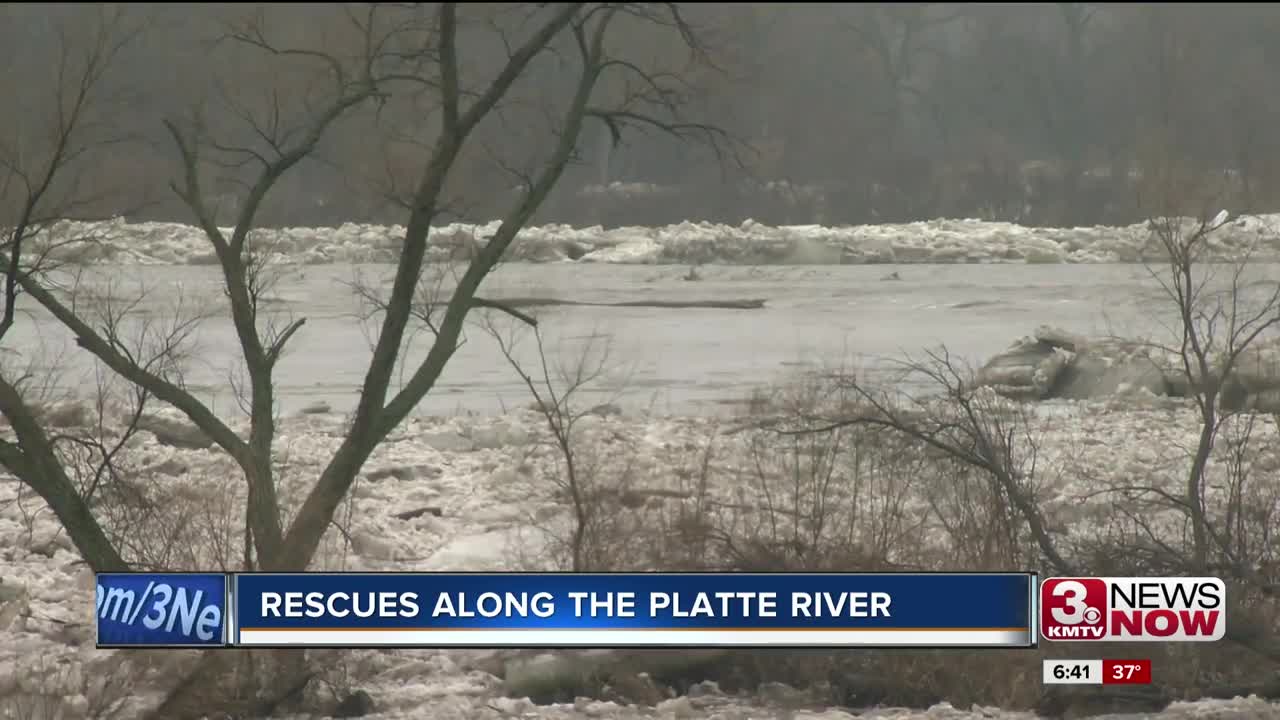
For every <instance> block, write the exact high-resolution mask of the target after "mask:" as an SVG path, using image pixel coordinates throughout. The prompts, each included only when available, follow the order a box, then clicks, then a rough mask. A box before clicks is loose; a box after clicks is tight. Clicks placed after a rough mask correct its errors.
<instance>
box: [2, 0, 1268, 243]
mask: <svg viewBox="0 0 1280 720" xmlns="http://www.w3.org/2000/svg"><path fill="white" fill-rule="evenodd" d="M512 7H516V6H514V5H513V6H512ZM4 12H5V13H6V14H7V17H6V22H4V23H0V25H3V27H2V28H0V35H3V36H4V38H3V39H4V40H5V43H4V47H6V48H7V51H6V52H7V54H8V55H10V57H9V58H7V59H6V67H9V68H32V67H42V66H47V60H48V58H44V57H43V56H44V55H46V54H48V50H47V49H48V48H49V47H52V43H50V42H49V39H50V38H49V37H48V33H50V32H51V30H50V29H49V28H51V27H52V24H51V23H50V22H49V18H50V16H53V15H57V14H58V13H63V14H66V13H71V12H74V9H73V8H72V7H71V6H60V7H49V8H46V7H44V6H35V5H9V6H6V9H5V10H4ZM243 12H244V9H243V8H240V7H237V6H231V5H220V4H208V5H200V6H181V7H178V6H170V7H165V6H159V7H157V8H156V10H155V14H156V16H157V19H156V21H155V28H154V29H153V31H152V32H150V33H149V34H148V37H147V38H146V41H145V42H144V43H141V44H140V46H139V47H138V48H137V49H136V51H135V52H133V53H132V54H131V55H130V57H129V58H127V60H124V62H126V64H127V65H128V71H127V73H125V77H126V78H127V81H118V82H121V83H122V87H121V91H122V92H124V91H125V87H124V85H127V86H128V87H127V90H128V92H130V93H132V95H133V96H134V97H133V99H132V100H131V101H130V102H129V103H128V104H127V106H126V107H125V108H123V109H122V110H121V112H122V117H123V118H124V119H125V120H126V121H127V122H126V123H125V124H126V125H128V126H129V129H130V130H131V131H133V132H135V133H136V134H137V135H138V136H139V138H140V139H141V140H140V142H141V145H139V146H133V147H123V146H122V147H121V148H120V150H119V151H118V152H117V153H115V154H113V155H112V156H110V157H108V158H107V159H106V160H105V161H104V164H103V167H102V168H101V172H99V173H97V175H101V176H103V177H105V178H107V179H106V180H105V181H106V182H111V183H114V184H115V185H117V186H125V187H127V188H128V189H129V190H130V192H131V193H132V194H133V195H134V196H135V197H131V198H129V199H128V202H126V201H125V200H123V199H120V198H113V199H112V201H111V203H109V204H107V203H104V204H102V205H101V206H99V207H94V208H85V209H84V213H85V214H95V213H96V214H98V215H112V214H120V213H128V214H129V216H130V217H133V218H137V219H158V220H179V219H182V218H184V217H185V216H184V211H183V210H184V209H183V208H182V207H181V204H180V203H179V202H178V201H177V200H176V199H175V198H174V197H173V195H172V193H169V192H167V190H166V188H165V187H164V186H165V183H167V181H168V179H169V178H170V176H171V171H172V159H171V158H170V157H168V156H167V155H165V154H164V153H163V152H154V151H153V149H154V148H155V147H156V146H157V145H159V146H160V147H161V148H164V143H165V142H166V137H165V135H164V129H163V128H162V127H160V126H159V125H158V124H157V123H156V122H155V121H154V119H155V118H156V117H164V116H169V115H172V114H173V113H174V112H177V111H178V110H180V109H183V108H187V107H189V106H191V105H192V104H193V103H199V102H202V101H204V102H207V103H208V106H209V108H210V112H209V113H208V114H207V115H206V116H205V117H204V118H203V119H204V122H206V123H208V124H209V126H210V128H211V130H225V129H228V128H233V127H237V126H238V125H240V124H241V123H238V122H236V117H235V116H234V114H231V113H234V111H235V108H236V107H240V108H242V109H246V110H248V109H255V110H257V109H260V108H261V107H262V104H263V103H269V102H272V101H273V100H272V98H271V97H270V93H271V92H273V88H278V86H279V84H280V83H279V82H278V81H279V80H280V72H282V71H280V70H268V69H266V68H264V66H263V65H262V64H261V63H248V62H235V61H234V58H233V59H232V60H231V61H228V60H226V59H225V58H224V57H222V56H217V57H218V59H217V62H216V63H215V62H214V61H213V60H212V58H214V57H215V55H214V52H215V45H216V43H215V39H216V38H217V37H219V36H220V33H221V28H222V25H221V21H222V20H225V19H227V18H228V17H233V16H237V15H238V14H242V13H243ZM423 12H425V13H428V14H429V13H430V12H431V9H430V6H427V5H424V6H423ZM684 12H685V14H686V16H687V17H688V19H689V21H690V22H691V23H695V24H697V25H698V26H699V27H700V29H701V30H702V31H704V32H707V33H710V34H712V35H714V36H715V37H716V40H717V42H716V52H717V55H716V57H714V58H710V60H711V61H712V63H713V64H714V66H715V68H716V70H714V71H711V70H706V69H705V68H704V69H703V70H701V71H699V72H694V73H686V74H684V77H685V78H686V80H687V85H685V86H684V88H683V90H682V91H680V94H681V95H682V97H679V98H672V99H673V100H677V101H678V102H680V103H681V105H682V106H686V107H693V108H696V109H697V111H698V112H699V114H700V116H701V117H703V118H707V119H708V120H709V121H711V122H714V123H716V124H718V125H719V126H722V127H726V128H729V129H731V130H732V131H733V132H734V134H735V136H736V137H737V138H738V139H740V140H741V141H742V143H743V147H744V148H746V149H747V152H746V153H744V154H743V158H744V159H745V160H746V162H745V163H743V164H742V166H739V165H736V164H728V165H726V164H725V163H723V162H721V161H720V160H721V159H720V158H717V157H716V156H715V155H714V154H713V153H710V152H701V153H690V152H688V151H687V150H683V149H679V148H678V147H677V146H673V145H672V144H670V143H666V142H664V139H663V138H662V137H658V135H659V134H660V133H658V134H655V133H652V132H650V133H641V134H638V135H636V136H634V137H631V138H628V139H627V141H626V142H624V143H621V144H615V143H613V141H612V138H611V136H610V133H609V132H608V131H607V130H606V129H600V130H595V129H593V130H592V131H591V132H590V133H589V135H588V137H587V138H586V139H585V141H584V143H583V146H582V148H581V150H580V152H579V153H578V156H577V157H575V159H574V163H573V164H572V165H571V166H570V167H569V168H568V169H567V170H566V176H565V180H564V182H563V183H562V184H561V185H560V186H559V188H558V189H557V190H556V192H555V193H554V194H553V196H552V197H551V198H549V199H548V202H547V204H546V206H545V207H544V208H543V209H542V210H541V211H540V213H539V216H538V217H537V218H536V220H537V221H538V222H568V223H573V224H587V223H596V222H600V223H604V224H607V225H613V224H627V223H637V224H656V223H667V222H676V221H679V220H682V219H695V220H696V219H703V220H715V221H724V222H739V221H741V220H744V219H746V218H754V219H756V220H758V221H761V222H771V223H784V222H794V223H808V222H823V223H829V224H838V223H866V222H901V221H913V220H922V219H929V218H935V217H978V218H986V219H992V220H1006V221H1015V222H1022V223H1028V224H1054V225H1061V224H1095V223H1104V224H1115V223H1129V222H1136V221H1138V220H1140V219H1141V218H1143V217H1146V216H1147V215H1149V214H1150V208H1149V207H1147V202H1146V198H1147V196H1148V195H1149V193H1148V192H1147V186H1148V185H1150V184H1151V182H1152V181H1151V178H1152V177H1153V176H1155V175H1159V174H1161V173H1165V172H1166V171H1167V170H1169V169H1170V168H1171V167H1176V169H1177V170H1178V172H1179V173H1182V174H1183V175H1185V176H1187V177H1193V178H1195V182H1196V183H1197V184H1199V185H1203V188H1202V190H1203V191H1204V192H1212V193H1213V194H1214V196H1215V197H1216V198H1218V200H1219V201H1221V202H1222V204H1224V205H1227V206H1230V207H1232V208H1233V210H1236V211H1239V212H1251V211H1266V210H1274V209H1277V208H1280V164H1278V163H1277V162H1276V161H1275V158H1276V157H1277V151H1278V150H1280V122H1278V120H1280V87H1277V83H1280V81H1278V80H1276V78H1280V72H1278V71H1280V40H1276V38H1277V37H1280V32H1277V31H1280V10H1277V9H1276V8H1273V7H1270V6H1267V5H1256V6H1255V5H1209V4H1189V5H1183V4H1096V5H1091V4H1084V3H1042V4H999V5H996V4H989V5H988V4H964V5H961V4H954V5H951V4H932V3H895V4H880V5H875V4H809V5H806V4H799V5H789V4H788V5H783V4H736V3H735V4H729V3H725V4H708V5H689V6H687V7H686V8H685V9H684ZM263 13H264V14H265V15H269V16H271V19H272V20H273V21H274V25H275V26H277V27H280V28H288V33H289V34H290V36H291V37H290V40H292V41H295V42H299V43H302V42H313V41H318V42H322V43H323V42H326V40H327V39H329V38H335V37H338V35H339V33H338V31H337V30H336V29H335V23H337V22H340V21H341V18H340V15H341V14H340V13H333V12H330V11H328V10H326V9H325V8H324V6H322V5H307V4H298V5H288V6H276V5H270V6H263ZM468 32H469V29H468V28H460V33H461V36H465V35H466V34H467V33H468ZM617 42H618V44H619V45H620V46H622V45H630V46H631V47H628V48H626V49H627V50H628V51H636V52H639V53H641V54H643V55H647V56H648V57H649V59H652V60H660V61H670V63H671V67H670V68H669V69H670V71H671V72H673V73H674V72H683V71H684V70H685V69H686V68H683V67H676V65H678V64H679V63H681V62H683V61H684V56H683V55H682V54H681V53H679V52H678V48H676V47H675V46H674V45H671V42H670V40H669V39H667V38H665V37H660V36H657V35H655V34H654V33H652V32H648V31H646V30H644V29H642V28H637V29H635V30H634V31H631V32H628V33H627V34H626V35H624V36H621V39H620V40H618V41H617ZM477 47H478V48H482V47H483V46H482V45H477ZM492 51H493V52H492V56H493V57H501V56H502V48H501V47H500V44H495V45H494V46H493V48H492ZM486 56H487V53H486V52H485V51H484V50H482V49H481V50H478V51H476V52H474V53H473V54H472V55H471V56H470V57H469V58H468V63H469V64H471V65H472V66H473V67H474V69H475V70H476V71H477V72H479V71H483V70H484V69H485V68H484V66H485V63H486V62H487V61H486V59H485V58H486ZM215 65H216V70H217V72H216V73H215V72H214V69H215ZM23 72H26V71H25V70H24V71H23ZM215 76H216V77H215ZM531 77H533V78H534V82H535V83H537V84H539V85H541V86H542V87H544V88H545V89H546V90H547V91H548V92H555V91H557V89H558V88H559V85H562V84H563V80H562V78H563V73H562V72H561V69H560V68H558V67H557V65H556V63H554V62H548V63H543V64H542V65H540V66H538V67H536V68H531ZM38 81H39V74H38V73H33V74H31V76H30V79H29V80H28V81H27V82H30V83H36V82H38ZM292 89H293V90H296V91H297V93H298V97H299V98H305V96H306V93H307V92H309V88H308V87H306V83H305V81H304V80H302V79H299V80H298V82H297V83H296V84H295V85H294V86H293V87H292ZM559 89H562V88H559ZM609 90H610V92H614V93H624V92H626V91H627V88H624V87H621V86H618V87H613V88H610V89H609ZM294 99H295V100H297V99H298V98H294ZM227 100H231V101H233V102H226V101H227ZM215 107H216V111H215ZM397 112H398V113H399V115H398V116H395V117H393V115H395V114H396V113H397ZM8 115H10V116H9V117H7V118H5V119H0V122H8V123H12V122H16V121H19V119H16V118H14V117H13V116H12V114H8ZM544 121H545V118H540V117H539V115H538V112H537V109H536V108H534V107H530V108H521V107H511V108H509V109H507V111H505V112H504V114H503V117H502V118H500V119H499V120H497V121H495V122H492V123H490V124H488V125H487V126H486V127H484V128H480V129H479V130H480V132H481V134H482V137H483V140H484V143H483V144H484V146H485V147H486V148H489V149H490V152H477V153H475V154H474V155H472V156H468V157H464V158H461V159H460V160H461V161H462V162H463V165H462V166H461V168H464V169H465V172H464V173H463V175H464V176H465V177H466V178H467V180H466V181H465V182H468V183H471V188H469V189H470V191H471V192H469V193H468V196H469V197H471V198H474V197H475V196H476V195H477V194H478V193H477V192H476V191H477V190H479V191H483V194H484V195H485V196H487V197H488V198H489V200H488V201H487V202H477V201H475V200H471V201H470V202H468V203H467V205H466V207H459V208H456V211H457V215H458V216H459V217H462V218H464V219H469V220H484V221H487V220H490V219H492V218H494V217H496V213H497V212H498V210H499V208H502V207H504V206H505V203H506V202H507V201H509V199H510V188H509V187H508V186H509V185H511V183H510V182H509V180H510V178H509V175H508V174H507V173H505V172H504V171H503V169H502V168H501V167H498V166H497V165H495V163H494V162H493V159H492V156H493V155H495V154H505V153H509V152H511V151H512V150H513V149H519V148H521V147H522V146H525V145H526V141H527V140H528V139H529V138H532V137H537V136H538V133H539V131H540V127H539V123H542V122H544ZM420 122H423V121H422V120H421V119H420V118H415V117H414V115H412V114H411V113H406V112H405V111H404V110H403V108H401V109H399V110H396V111H389V110H387V109H383V108H378V107H377V106H376V105H371V106H370V107H369V108H362V109H361V111H360V112H357V113H352V114H351V115H350V116H349V117H345V118H344V119H343V121H342V122H341V123H339V124H338V125H337V126H335V127H334V128H333V131H332V132H331V133H330V134H329V135H328V136H326V138H325V140H324V143H323V146H322V147H321V148H320V152H319V153H317V155H316V156H315V157H314V158H309V159H308V160H307V161H305V162H304V164H303V165H304V167H302V168H301V171H300V172H298V173H297V174H296V175H295V176H294V177H292V178H291V179H289V180H288V181H287V182H285V183H282V185H281V187H280V188H279V190H278V192H279V195H278V196H276V197H274V198H273V200H272V202H271V203H270V205H269V207H265V208H263V210H262V214H261V215H260V218H261V220H262V221H263V222H265V223H267V224H277V225H278V224H286V225H327V224H336V223H341V222H344V221H366V222H394V221H395V218H396V217H398V212H397V207H396V203H395V202H393V201H391V200H389V199H388V197H387V195H388V193H387V189H388V187H389V186H390V185H393V184H394V183H393V181H394V180H395V178H396V174H397V172H399V171H398V169H397V166H398V165H403V164H406V163H405V162H404V158H406V157H414V155H413V151H412V149H411V148H407V147H405V146H404V145H403V144H397V143H395V142H394V141H393V137H394V136H389V135H388V134H387V132H386V129H387V128H388V127H394V128H396V130H397V132H399V133H400V134H403V135H411V134H412V133H413V132H414V131H415V130H418V129H420V128H415V127H414V123H420ZM374 138H377V139H374ZM389 138H392V139H390V140H389ZM408 164H412V161H409V163H408ZM460 182H462V181H460ZM593 186H595V187H593ZM599 186H609V188H608V189H606V190H605V191H603V192H602V191H601V188H600V187H599ZM205 190H206V192H208V193H209V194H210V196H211V198H213V199H216V198H218V197H220V196H222V195H224V194H225V195H228V196H229V195H231V194H234V191H235V187H234V186H233V185H230V184H229V185H225V186H221V187H211V188H205ZM212 202H213V200H212V199H211V203H212ZM1192 210H1196V211H1198V210H1200V208H1188V212H1191V211H1192ZM222 212H224V213H226V217H225V218H222V220H225V221H226V222H227V223H230V222H231V221H232V218H234V212H235V210H234V209H233V208H229V207H224V208H223V209H222Z"/></svg>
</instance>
